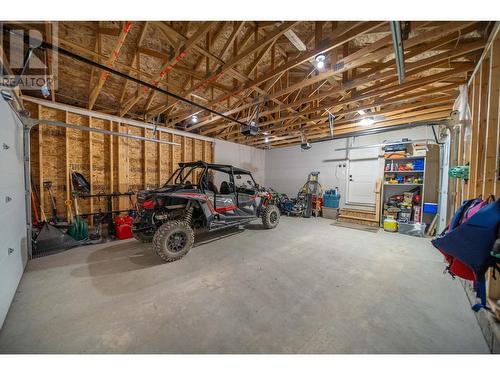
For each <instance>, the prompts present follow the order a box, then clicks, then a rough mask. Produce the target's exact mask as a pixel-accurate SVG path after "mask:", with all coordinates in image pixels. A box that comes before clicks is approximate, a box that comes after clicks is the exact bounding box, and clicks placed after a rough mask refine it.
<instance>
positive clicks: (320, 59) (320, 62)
mask: <svg viewBox="0 0 500 375" xmlns="http://www.w3.org/2000/svg"><path fill="white" fill-rule="evenodd" d="M315 60H316V67H317V68H318V69H323V68H324V67H325V60H326V56H325V55H323V54H322V53H320V54H319V55H317V56H316V58H315Z"/></svg>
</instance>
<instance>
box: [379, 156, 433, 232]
mask: <svg viewBox="0 0 500 375" xmlns="http://www.w3.org/2000/svg"><path fill="white" fill-rule="evenodd" d="M419 159H420V160H423V161H424V169H423V170H416V171H386V170H385V166H386V165H387V164H388V163H390V162H405V161H412V160H419ZM426 167H427V160H426V157H425V156H407V157H404V158H397V159H393V158H385V159H384V183H383V187H382V194H381V199H382V202H381V204H380V210H381V212H380V225H383V222H384V203H385V201H386V200H387V198H388V196H389V194H390V195H394V194H397V191H398V189H395V188H396V187H398V188H399V190H400V191H401V193H403V192H404V191H407V190H411V189H412V188H415V187H420V202H421V203H420V206H421V208H420V210H421V212H420V220H419V222H422V220H423V216H424V215H423V202H424V186H425V170H426ZM387 174H402V175H409V174H421V175H422V183H402V184H391V183H387V182H385V176H386V175H387ZM408 188H410V189H408Z"/></svg>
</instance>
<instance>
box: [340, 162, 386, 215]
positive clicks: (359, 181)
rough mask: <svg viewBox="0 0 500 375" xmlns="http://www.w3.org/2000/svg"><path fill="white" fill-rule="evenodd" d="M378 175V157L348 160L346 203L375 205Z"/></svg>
mask: <svg viewBox="0 0 500 375" xmlns="http://www.w3.org/2000/svg"><path fill="white" fill-rule="evenodd" d="M378 175H379V162H378V159H362V160H351V161H349V172H348V175H347V202H346V203H347V204H361V205H370V206H371V205H375V182H376V181H377V178H378Z"/></svg>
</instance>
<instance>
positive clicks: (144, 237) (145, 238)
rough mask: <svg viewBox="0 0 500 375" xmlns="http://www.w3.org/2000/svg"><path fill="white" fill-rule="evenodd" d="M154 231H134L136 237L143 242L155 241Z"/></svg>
mask: <svg viewBox="0 0 500 375" xmlns="http://www.w3.org/2000/svg"><path fill="white" fill-rule="evenodd" d="M153 236H154V233H146V232H138V233H134V238H135V239H136V240H137V241H141V242H142V243H149V242H151V241H153Z"/></svg>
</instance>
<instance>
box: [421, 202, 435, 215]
mask: <svg viewBox="0 0 500 375" xmlns="http://www.w3.org/2000/svg"><path fill="white" fill-rule="evenodd" d="M437 211H438V205H437V203H424V214H436V213H437Z"/></svg>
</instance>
